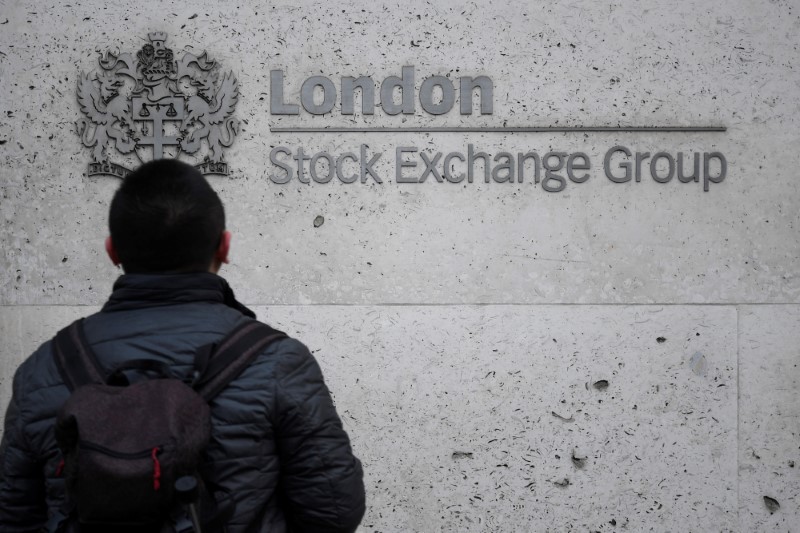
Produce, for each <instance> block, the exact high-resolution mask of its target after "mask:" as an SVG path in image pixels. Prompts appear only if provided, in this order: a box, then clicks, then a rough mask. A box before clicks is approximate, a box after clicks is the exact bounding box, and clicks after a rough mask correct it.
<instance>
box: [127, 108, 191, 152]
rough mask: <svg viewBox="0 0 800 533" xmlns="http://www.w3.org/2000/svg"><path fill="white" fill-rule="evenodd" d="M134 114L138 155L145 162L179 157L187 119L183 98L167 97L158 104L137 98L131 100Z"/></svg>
mask: <svg viewBox="0 0 800 533" xmlns="http://www.w3.org/2000/svg"><path fill="white" fill-rule="evenodd" d="M131 114H132V115H133V120H134V122H136V123H137V128H136V132H137V137H136V153H137V155H138V156H139V158H140V159H141V160H142V161H148V160H150V159H162V158H164V157H177V155H178V154H179V153H180V144H181V140H182V139H181V137H180V131H179V129H180V122H181V121H182V120H183V119H184V118H186V104H185V100H184V99H183V98H182V97H180V96H167V97H164V98H161V99H160V100H157V101H155V102H152V101H150V100H149V99H148V98H144V97H134V98H132V99H131ZM148 151H149V152H150V153H149V154H148V153H147V152H148Z"/></svg>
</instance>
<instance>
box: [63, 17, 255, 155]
mask: <svg viewBox="0 0 800 533" xmlns="http://www.w3.org/2000/svg"><path fill="white" fill-rule="evenodd" d="M149 38H150V43H148V44H145V45H144V46H143V47H142V49H141V50H140V51H139V52H138V53H137V55H136V57H135V58H134V57H133V55H132V54H129V53H123V54H114V53H111V52H110V51H107V52H106V53H105V54H102V55H101V57H100V60H99V63H100V67H101V68H102V71H101V72H98V73H90V74H85V73H81V75H80V77H79V79H78V103H79V105H80V109H81V111H82V112H83V114H84V117H82V118H80V119H78V121H77V123H76V125H77V130H78V134H79V135H80V137H81V142H82V143H83V144H84V146H86V147H88V148H92V157H93V160H94V161H95V162H96V163H100V162H107V161H108V160H109V157H110V155H111V154H110V149H111V147H112V146H113V147H114V148H116V150H117V151H119V152H120V153H122V154H130V153H132V152H134V153H136V155H137V156H138V157H139V159H140V160H141V161H142V162H144V157H143V155H142V154H143V153H144V151H143V150H142V148H143V147H146V146H148V145H151V146H152V145H154V143H161V144H163V145H175V146H178V147H179V150H180V151H183V152H185V153H187V154H195V153H197V152H198V151H200V149H201V147H202V144H203V143H202V141H203V140H205V141H206V144H207V146H208V150H207V154H206V155H205V160H206V161H208V162H211V163H222V162H223V161H224V153H223V147H228V146H230V145H231V144H232V143H233V141H234V138H235V137H236V135H237V134H238V132H239V121H238V120H237V119H236V118H234V117H233V112H234V110H235V107H236V102H237V100H238V98H239V89H238V83H237V81H236V78H235V77H234V76H233V73H232V72H227V73H225V74H224V75H222V76H221V78H222V80H221V81H219V78H220V73H219V72H218V69H217V68H216V62H215V61H213V60H209V59H208V57H207V54H206V52H203V53H202V54H201V55H199V56H198V55H195V54H192V53H190V52H186V53H185V55H184V56H183V58H181V59H180V60H175V59H174V56H173V53H172V50H171V49H169V48H167V47H166V46H164V41H165V40H166V38H167V36H166V34H165V33H161V32H155V33H151V34H149ZM186 81H188V83H186ZM137 98H138V99H139V100H142V101H144V102H145V104H144V105H140V108H141V109H143V111H140V112H139V113H136V114H134V113H133V112H132V105H131V102H132V100H134V99H137ZM176 102H177V106H178V109H175V107H176V105H175V103H176ZM170 104H172V105H170ZM168 106H169V107H168ZM162 108H163V109H166V110H167V111H166V113H163V114H162V116H161V117H160V121H158V122H153V121H152V118H150V117H149V112H148V109H159V110H160V109H162ZM169 121H175V123H176V126H175V127H174V128H173V129H174V130H176V135H175V136H174V138H173V137H169V136H168V135H167V134H166V133H165V132H164V129H163V127H162V124H163V123H165V122H169ZM151 129H152V131H151ZM158 130H160V131H158Z"/></svg>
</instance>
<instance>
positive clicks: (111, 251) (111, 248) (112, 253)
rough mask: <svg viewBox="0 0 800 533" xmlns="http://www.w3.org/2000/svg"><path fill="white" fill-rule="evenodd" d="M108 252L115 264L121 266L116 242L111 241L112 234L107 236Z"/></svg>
mask: <svg viewBox="0 0 800 533" xmlns="http://www.w3.org/2000/svg"><path fill="white" fill-rule="evenodd" d="M106 253H107V254H108V258H109V259H111V262H112V263H114V266H119V264H120V260H119V256H118V255H117V250H116V249H115V248H114V243H113V242H111V236H108V237H106Z"/></svg>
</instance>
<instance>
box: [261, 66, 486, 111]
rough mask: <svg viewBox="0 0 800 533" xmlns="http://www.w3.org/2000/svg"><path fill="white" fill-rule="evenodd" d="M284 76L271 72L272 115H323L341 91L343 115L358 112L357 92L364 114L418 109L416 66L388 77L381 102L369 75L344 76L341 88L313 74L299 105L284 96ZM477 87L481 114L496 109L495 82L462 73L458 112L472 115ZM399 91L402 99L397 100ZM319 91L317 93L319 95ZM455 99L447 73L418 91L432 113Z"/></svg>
mask: <svg viewBox="0 0 800 533" xmlns="http://www.w3.org/2000/svg"><path fill="white" fill-rule="evenodd" d="M283 80H284V76H283V71H282V70H271V71H270V112H271V113H272V114H273V115H299V114H300V106H302V107H303V109H304V110H306V111H307V112H308V113H311V114H312V115H324V114H326V113H330V112H331V111H332V110H333V106H334V105H335V103H336V99H337V95H338V94H341V108H342V114H343V115H353V114H355V110H354V107H355V104H354V101H355V93H356V90H359V91H360V92H361V113H362V114H364V115H373V114H375V108H376V107H378V106H380V107H381V108H382V109H383V112H384V113H386V114H387V115H399V114H400V113H402V114H404V115H413V114H414V113H415V112H416V100H415V98H414V89H415V85H414V67H413V66H406V67H403V69H402V74H401V75H400V76H399V77H398V76H389V77H387V78H386V79H384V80H383V82H382V83H381V86H380V102H379V103H378V104H376V103H375V82H374V81H373V80H372V78H371V77H370V76H361V77H359V78H353V77H351V76H344V77H342V78H341V83H340V90H339V91H337V89H336V86H335V85H334V84H333V82H332V81H331V80H330V79H329V78H327V77H325V76H311V77H309V78H307V79H306V80H305V81H304V82H303V85H301V87H300V104H299V105H298V104H296V103H291V102H289V103H287V102H286V100H285V99H284V84H283ZM317 87H319V88H320V89H321V96H322V101H321V102H318V100H319V98H315V92H316V89H317ZM475 89H478V90H479V91H480V113H481V114H482V115H491V114H492V112H493V91H494V85H493V83H492V80H491V78H489V77H487V76H477V77H474V78H473V77H470V76H462V77H461V78H459V102H460V103H459V111H460V113H461V114H462V115H471V114H472V98H473V93H474V91H475ZM397 93H399V96H400V101H399V102H398V101H396V97H395V96H396V94H397ZM319 94H320V93H319V92H317V95H316V96H318V95H319ZM455 100H456V89H455V87H454V86H453V82H452V81H451V80H450V78H447V77H446V76H430V77H428V78H426V79H425V80H424V81H423V82H422V85H421V86H420V90H419V102H420V104H421V105H422V109H423V110H424V111H425V112H427V113H430V114H431V115H444V114H445V113H447V112H449V111H450V110H451V109H453V106H454V105H455Z"/></svg>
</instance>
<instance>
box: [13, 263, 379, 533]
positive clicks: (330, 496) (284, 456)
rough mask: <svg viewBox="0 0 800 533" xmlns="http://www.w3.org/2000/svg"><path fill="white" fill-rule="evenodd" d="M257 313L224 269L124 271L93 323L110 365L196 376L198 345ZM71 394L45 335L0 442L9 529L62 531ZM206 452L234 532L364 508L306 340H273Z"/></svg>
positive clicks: (19, 383)
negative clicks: (152, 362) (62, 440)
mask: <svg viewBox="0 0 800 533" xmlns="http://www.w3.org/2000/svg"><path fill="white" fill-rule="evenodd" d="M247 315H251V313H250V312H249V310H247V309H246V308H245V307H243V306H242V305H241V304H239V303H238V302H236V300H235V299H234V298H233V293H232V292H231V290H230V288H228V285H227V283H225V281H224V280H223V279H222V278H220V277H219V276H216V275H214V274H172V275H126V276H122V277H121V278H120V279H119V280H118V281H117V283H116V284H115V286H114V293H113V294H112V296H111V298H110V300H109V302H108V303H107V304H106V305H105V307H104V308H103V310H102V311H101V312H99V313H97V314H95V315H92V316H90V317H88V318H87V319H86V320H85V321H84V326H85V330H86V336H87V339H88V341H89V344H90V345H91V346H92V348H93V349H94V351H95V352H96V354H97V356H98V358H99V359H100V361H101V363H102V365H103V366H104V367H105V369H106V370H108V369H111V368H112V367H114V366H115V365H117V364H118V363H120V362H121V361H123V360H125V359H141V358H152V359H158V360H162V361H165V362H167V363H169V364H170V365H172V367H173V369H174V370H176V371H178V372H181V373H184V372H185V373H187V375H188V373H190V371H191V368H192V363H193V358H194V353H195V351H196V349H197V348H198V347H199V346H202V345H204V344H208V343H211V342H215V341H218V340H219V339H221V338H222V337H223V336H224V335H225V334H226V333H227V332H228V331H230V330H231V329H232V328H233V327H234V326H236V325H237V324H238V323H239V322H240V321H242V320H245V319H246V316H247ZM67 396H68V390H67V387H66V386H65V385H64V384H63V382H62V380H61V378H60V376H59V373H58V370H57V369H56V365H55V363H54V360H53V356H52V352H51V343H50V342H46V343H44V344H43V345H42V346H41V347H40V348H39V349H38V350H37V351H36V352H35V353H34V354H33V355H32V356H31V357H30V358H28V359H27V360H26V361H25V362H24V363H23V364H22V365H21V366H20V368H19V369H18V370H17V373H16V375H15V376H14V389H13V398H12V400H11V403H10V405H9V407H8V411H7V415H6V419H5V430H4V432H3V441H2V447H1V448H0V531H2V532H4V533H9V532H16V531H39V530H41V528H42V527H43V526H44V525H45V524H46V523H48V521H49V524H48V527H49V528H51V529H52V528H53V527H54V524H55V522H57V520H58V516H59V512H60V510H61V509H62V508H63V501H64V483H63V480H62V479H61V478H59V477H57V476H56V472H57V469H58V463H59V461H60V453H59V451H58V449H57V446H56V443H55V439H54V437H53V426H54V420H55V416H56V413H57V411H58V409H59V407H60V406H61V405H62V404H63V403H64V401H65V400H66V398H67ZM211 415H212V437H211V444H210V446H209V448H208V450H207V461H208V463H209V465H210V470H211V471H212V472H213V474H212V476H213V480H211V481H212V482H213V483H216V484H217V485H219V486H220V487H221V488H222V489H223V490H224V491H225V494H226V495H227V496H226V498H227V499H228V500H229V501H230V502H232V503H233V504H235V508H236V511H235V515H234V518H232V519H231V521H230V522H229V524H228V532H229V533H245V532H248V533H249V532H284V531H299V532H303V531H311V532H337V531H353V530H354V529H355V528H356V526H357V525H358V523H359V522H360V520H361V517H362V515H363V514H364V485H363V481H362V471H361V464H360V463H359V461H358V459H356V458H355V457H354V456H353V453H352V451H351V449H350V442H349V439H348V437H347V434H346V433H345V432H344V430H343V429H342V424H341V421H340V420H339V417H338V416H337V414H336V411H335V409H334V406H333V403H332V401H331V397H330V394H329V392H328V389H327V388H326V386H325V384H324V382H323V379H322V374H321V372H320V369H319V366H318V365H317V362H316V361H315V360H314V358H313V356H312V355H311V354H310V353H309V351H308V349H307V348H306V347H305V346H304V345H303V344H301V343H300V342H298V341H297V340H294V339H291V338H286V339H282V340H279V341H276V342H274V343H272V344H270V345H269V346H268V347H267V348H266V349H265V351H264V352H263V353H262V354H260V356H259V357H258V358H257V359H256V360H255V362H254V363H253V364H252V365H251V366H250V367H249V368H247V369H246V370H245V371H244V372H243V373H242V374H241V375H240V376H239V377H238V378H237V379H236V380H234V381H233V383H232V384H231V385H230V386H228V388H226V389H225V390H224V391H223V392H222V393H220V394H219V396H217V397H216V398H215V399H214V400H213V401H212V402H211Z"/></svg>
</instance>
